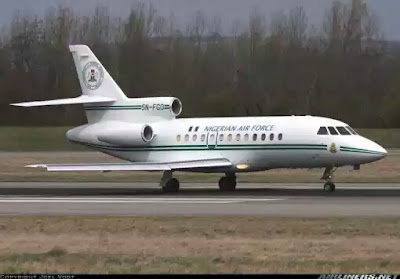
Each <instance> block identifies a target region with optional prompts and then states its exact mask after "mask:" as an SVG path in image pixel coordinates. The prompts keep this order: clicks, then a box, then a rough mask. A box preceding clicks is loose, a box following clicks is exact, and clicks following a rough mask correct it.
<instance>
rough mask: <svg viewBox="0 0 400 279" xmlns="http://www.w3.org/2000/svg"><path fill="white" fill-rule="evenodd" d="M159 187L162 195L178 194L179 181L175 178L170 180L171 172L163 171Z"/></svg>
mask: <svg viewBox="0 0 400 279" xmlns="http://www.w3.org/2000/svg"><path fill="white" fill-rule="evenodd" d="M160 186H161V187H162V190H163V192H164V193H177V192H179V181H178V179H176V178H172V171H164V173H163V176H162V178H161V182H160Z"/></svg>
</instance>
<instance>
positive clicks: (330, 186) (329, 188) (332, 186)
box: [324, 182, 335, 192]
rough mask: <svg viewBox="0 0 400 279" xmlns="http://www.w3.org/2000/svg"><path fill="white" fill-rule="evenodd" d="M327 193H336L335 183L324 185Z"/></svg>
mask: <svg viewBox="0 0 400 279" xmlns="http://www.w3.org/2000/svg"><path fill="white" fill-rule="evenodd" d="M324 191H325V192H334V191H335V183H333V182H326V183H325V185H324Z"/></svg>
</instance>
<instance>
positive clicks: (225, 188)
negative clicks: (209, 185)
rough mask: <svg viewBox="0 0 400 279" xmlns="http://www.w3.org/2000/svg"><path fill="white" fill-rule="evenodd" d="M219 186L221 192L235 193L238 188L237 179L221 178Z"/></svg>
mask: <svg viewBox="0 0 400 279" xmlns="http://www.w3.org/2000/svg"><path fill="white" fill-rule="evenodd" d="M218 185H219V189H220V190H221V192H233V191H235V188H236V179H235V178H234V177H221V179H220V180H219V182H218Z"/></svg>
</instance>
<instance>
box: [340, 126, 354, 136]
mask: <svg viewBox="0 0 400 279" xmlns="http://www.w3.org/2000/svg"><path fill="white" fill-rule="evenodd" d="M336 129H337V130H338V131H339V134H341V135H351V133H350V132H349V131H347V130H346V128H345V127H340V126H339V127H336Z"/></svg>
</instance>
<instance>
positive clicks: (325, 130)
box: [317, 127, 329, 135]
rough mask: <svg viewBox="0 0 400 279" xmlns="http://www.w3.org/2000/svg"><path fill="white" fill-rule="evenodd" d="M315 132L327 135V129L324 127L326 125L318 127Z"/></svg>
mask: <svg viewBox="0 0 400 279" xmlns="http://www.w3.org/2000/svg"><path fill="white" fill-rule="evenodd" d="M317 134H318V135H329V133H328V130H327V129H326V127H320V128H319V130H318V133H317Z"/></svg>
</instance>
